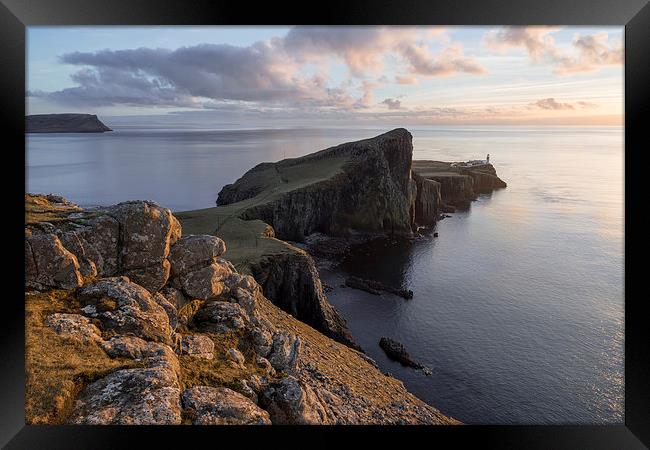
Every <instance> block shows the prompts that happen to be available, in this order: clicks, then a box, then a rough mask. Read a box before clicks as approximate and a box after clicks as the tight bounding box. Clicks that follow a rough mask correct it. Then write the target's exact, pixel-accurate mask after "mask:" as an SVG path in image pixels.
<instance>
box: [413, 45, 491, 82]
mask: <svg viewBox="0 0 650 450" xmlns="http://www.w3.org/2000/svg"><path fill="white" fill-rule="evenodd" d="M400 52H401V54H402V56H403V57H404V59H406V61H408V63H409V65H410V71H411V73H414V74H417V75H424V76H447V75H453V74H455V73H458V72H467V73H471V74H474V75H480V74H484V73H486V72H487V70H486V69H485V68H484V67H483V66H481V65H480V64H479V63H477V62H476V60H474V59H473V58H468V57H466V56H465V55H464V54H463V47H462V45H460V44H454V45H451V46H449V47H447V48H446V49H444V50H443V51H442V52H441V53H440V54H438V55H431V54H430V53H429V51H428V50H427V48H426V46H425V45H417V44H411V43H408V44H403V45H401V47H400Z"/></svg>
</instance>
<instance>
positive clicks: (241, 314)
mask: <svg viewBox="0 0 650 450" xmlns="http://www.w3.org/2000/svg"><path fill="white" fill-rule="evenodd" d="M25 235H26V238H25V272H26V278H27V284H26V293H25V300H26V305H25V306H26V312H27V314H26V338H27V343H26V373H27V392H26V394H27V396H26V416H27V422H28V423H30V424H34V423H77V424H181V423H187V424H337V423H340V424H361V423H378V424H406V423H421V424H449V423H457V422H456V421H454V420H453V419H450V418H448V417H446V416H444V415H443V414H441V413H440V412H439V411H438V410H436V409H435V408H432V407H430V406H428V405H426V404H424V403H423V402H421V401H420V400H418V399H417V398H415V397H414V396H412V395H411V394H409V393H408V392H407V391H406V389H405V388H404V386H403V385H402V383H401V382H399V381H397V380H395V379H394V378H392V377H389V376H385V375H384V374H382V373H381V372H380V371H379V370H378V369H377V368H376V366H375V365H374V363H373V361H372V360H369V359H368V358H367V357H365V356H364V355H363V354H361V353H359V352H357V351H355V350H353V349H350V348H348V347H346V346H344V345H341V344H339V343H336V342H334V341H333V340H331V339H329V338H328V337H326V336H324V335H322V334H321V333H319V332H317V331H316V330H314V329H313V328H311V327H309V326H307V325H305V324H304V323H302V322H300V321H298V320H297V319H295V318H293V317H292V316H290V315H288V314H287V313H285V312H284V311H282V310H281V309H279V308H277V307H276V306H275V305H273V304H272V303H271V302H269V301H268V300H267V299H266V298H265V296H264V295H263V292H262V287H260V285H259V284H258V283H257V282H256V281H255V280H254V279H253V278H252V277H251V276H248V275H242V274H240V273H238V272H237V271H236V270H235V268H234V267H233V265H232V264H231V263H230V262H229V261H228V260H226V259H224V258H223V255H224V254H227V250H226V245H225V244H224V242H223V241H222V240H221V239H219V238H217V237H215V236H209V235H189V236H181V228H180V225H179V224H178V222H177V221H176V219H175V218H174V216H173V215H172V214H171V213H170V211H169V210H168V209H165V208H162V207H160V206H158V205H157V204H155V203H152V202H127V203H122V204H119V205H116V206H113V207H109V208H101V209H96V210H85V211H84V210H81V209H80V208H78V207H77V206H76V205H73V204H71V203H69V202H67V201H66V200H65V199H62V198H60V197H54V196H26V233H25ZM224 252H225V253H224ZM266 276H267V277H271V278H274V277H279V278H285V276H284V275H276V274H274V273H273V272H272V269H270V270H269V271H268V273H267V274H266ZM276 284H277V283H274V285H276ZM290 284H291V285H292V286H294V285H295V283H290ZM298 284H299V283H298ZM277 295H280V296H284V295H292V292H291V290H288V291H283V292H279V293H278V294H277ZM315 295H316V296H318V295H317V293H316V294H315ZM286 301H287V302H288V304H289V305H291V300H290V299H287V300H286ZM290 307H291V306H289V308H290Z"/></svg>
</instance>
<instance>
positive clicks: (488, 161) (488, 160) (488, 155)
mask: <svg viewBox="0 0 650 450" xmlns="http://www.w3.org/2000/svg"><path fill="white" fill-rule="evenodd" d="M485 161H486V162H487V163H488V164H490V154H489V153H488V154H487V158H485Z"/></svg>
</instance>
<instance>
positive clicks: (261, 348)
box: [249, 327, 273, 357]
mask: <svg viewBox="0 0 650 450" xmlns="http://www.w3.org/2000/svg"><path fill="white" fill-rule="evenodd" d="M249 336H250V340H251V343H252V344H253V347H254V348H255V351H256V352H257V354H258V355H260V356H264V357H266V356H268V355H269V353H271V349H272V348H273V334H271V332H270V331H268V330H265V329H263V328H260V327H254V328H252V329H251V331H250V333H249Z"/></svg>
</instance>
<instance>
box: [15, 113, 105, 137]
mask: <svg viewBox="0 0 650 450" xmlns="http://www.w3.org/2000/svg"><path fill="white" fill-rule="evenodd" d="M106 131H113V130H111V129H110V128H108V127H107V126H106V125H104V124H103V123H102V122H101V121H100V120H99V119H98V118H97V116H96V115H94V114H35V115H30V116H26V117H25V132H26V133H104V132H106Z"/></svg>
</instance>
